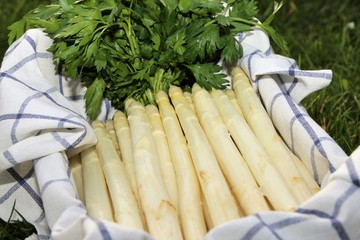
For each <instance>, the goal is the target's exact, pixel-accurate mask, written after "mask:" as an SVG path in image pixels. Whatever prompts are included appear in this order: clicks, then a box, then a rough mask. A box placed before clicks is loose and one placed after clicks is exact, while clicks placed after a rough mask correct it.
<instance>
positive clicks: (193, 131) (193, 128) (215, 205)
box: [169, 85, 239, 226]
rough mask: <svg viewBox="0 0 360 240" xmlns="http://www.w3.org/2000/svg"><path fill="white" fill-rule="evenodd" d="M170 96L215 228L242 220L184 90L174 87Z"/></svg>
mask: <svg viewBox="0 0 360 240" xmlns="http://www.w3.org/2000/svg"><path fill="white" fill-rule="evenodd" d="M169 96H170V99H171V101H172V103H173V105H174V107H175V111H176V114H177V116H178V118H179V121H180V124H181V126H182V129H183V131H184V133H185V137H186V140H187V142H188V148H189V151H190V154H191V156H192V159H193V162H194V166H195V169H196V172H197V176H198V179H199V182H200V185H201V188H202V191H203V193H204V196H205V199H206V203H207V204H208V206H209V212H210V216H211V220H212V222H213V223H214V226H218V225H220V224H222V223H225V222H228V221H230V220H233V219H236V218H239V214H238V209H237V206H236V203H235V200H234V198H233V196H232V194H231V192H230V189H229V187H228V185H227V183H226V180H225V178H224V176H223V174H222V172H221V169H220V167H219V165H218V163H217V160H216V157H215V154H214V152H213V150H212V148H211V146H210V144H209V142H208V140H207V138H206V135H205V133H204V131H203V129H202V128H201V125H200V123H199V121H198V119H197V117H196V115H195V113H194V112H193V111H192V110H191V108H190V107H189V104H188V102H187V100H186V99H185V97H184V95H183V93H182V90H181V89H180V88H179V87H176V86H174V85H172V86H170V89H169ZM219 191H221V192H219Z"/></svg>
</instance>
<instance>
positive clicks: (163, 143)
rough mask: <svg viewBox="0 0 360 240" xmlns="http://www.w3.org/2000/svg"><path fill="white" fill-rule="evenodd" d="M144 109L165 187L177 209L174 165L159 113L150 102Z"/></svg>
mask: <svg viewBox="0 0 360 240" xmlns="http://www.w3.org/2000/svg"><path fill="white" fill-rule="evenodd" d="M145 109H146V112H147V114H148V116H149V119H150V124H151V130H152V134H153V137H154V141H155V145H156V149H157V152H158V156H159V161H160V168H161V173H162V177H163V179H164V182H165V187H166V190H167V192H168V194H169V197H170V200H171V203H172V204H173V205H174V206H175V208H176V209H178V191H177V183H176V173H175V167H174V163H173V160H172V158H171V154H170V149H169V144H168V141H167V139H166V134H165V130H164V127H163V124H162V121H161V117H160V113H159V110H158V108H157V107H155V105H152V104H149V105H147V106H146V107H145Z"/></svg>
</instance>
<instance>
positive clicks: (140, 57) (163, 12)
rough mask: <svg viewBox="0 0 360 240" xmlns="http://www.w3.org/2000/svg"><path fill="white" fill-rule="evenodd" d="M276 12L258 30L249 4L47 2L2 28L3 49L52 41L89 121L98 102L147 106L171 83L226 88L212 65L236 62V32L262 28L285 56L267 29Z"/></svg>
mask: <svg viewBox="0 0 360 240" xmlns="http://www.w3.org/2000/svg"><path fill="white" fill-rule="evenodd" d="M280 7H281V4H275V7H274V12H273V14H272V15H271V16H269V18H268V19H267V20H266V21H265V22H264V23H260V22H258V21H257V20H256V15H257V14H258V9H257V2H256V1H254V0H224V1H223V0H211V1H207V0H198V1H192V0H143V1H136V0H126V1H124V0H101V1H97V0H54V1H52V3H51V4H49V5H40V6H39V7H38V8H36V9H34V10H32V11H30V12H29V13H27V14H26V15H25V16H24V17H23V18H22V19H21V20H19V21H17V22H15V23H13V24H12V25H11V26H9V30H10V33H9V43H12V42H13V41H15V40H16V39H17V38H19V37H20V36H21V35H22V34H23V33H24V31H25V30H27V29H29V28H43V29H44V31H45V32H46V33H47V34H48V35H49V36H50V37H51V38H52V39H53V40H54V41H53V44H52V46H51V47H50V48H49V51H50V52H51V53H53V60H54V64H55V66H56V67H57V68H60V66H61V67H62V69H63V73H64V75H66V76H68V77H71V78H74V79H80V81H81V82H82V84H83V85H84V86H86V87H87V91H86V93H85V96H84V99H85V105H86V113H87V114H88V116H89V117H90V119H95V118H96V117H97V114H98V111H99V108H100V106H101V101H102V100H103V98H108V99H109V100H110V101H111V104H112V105H113V106H114V107H115V108H117V109H123V107H124V101H125V100H126V99H127V98H129V97H133V98H135V99H136V100H139V101H141V102H143V103H144V104H146V103H154V95H155V94H156V93H157V91H159V90H164V91H167V90H168V88H169V86H170V85H171V84H174V85H178V86H181V87H183V88H184V89H185V88H188V87H189V86H191V85H192V84H193V83H194V82H197V83H199V85H200V86H202V87H204V88H206V89H208V90H210V89H212V88H217V89H223V88H225V87H226V86H228V85H229V82H228V80H227V79H226V76H225V74H222V73H221V71H222V67H221V66H220V65H217V63H218V62H219V61H223V62H225V64H227V65H230V66H231V65H233V64H235V63H236V62H237V60H238V59H239V58H241V57H242V48H241V44H240V43H239V42H238V41H237V40H236V38H235V37H236V35H237V34H238V33H239V32H245V31H251V30H252V29H253V27H254V26H257V27H261V28H263V29H264V30H265V31H267V33H268V34H269V36H270V37H271V38H272V39H273V40H274V42H275V43H276V44H278V45H279V46H280V47H282V48H283V49H287V46H286V42H285V41H284V39H283V38H282V37H281V36H280V35H279V34H278V33H277V32H276V31H275V29H273V28H272V27H271V26H270V23H271V21H272V20H273V18H274V15H275V13H276V12H277V10H278V9H279V8H280Z"/></svg>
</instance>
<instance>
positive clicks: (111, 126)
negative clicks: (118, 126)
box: [105, 119, 121, 159]
mask: <svg viewBox="0 0 360 240" xmlns="http://www.w3.org/2000/svg"><path fill="white" fill-rule="evenodd" d="M105 127H106V129H107V130H108V133H109V135H110V137H111V140H112V141H113V143H114V146H115V149H116V152H117V153H118V154H119V156H120V148H119V143H118V140H117V136H116V132H115V126H114V120H113V119H108V120H107V121H106V122H105ZM120 159H121V156H120Z"/></svg>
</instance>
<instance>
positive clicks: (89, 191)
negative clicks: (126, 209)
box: [80, 146, 114, 222]
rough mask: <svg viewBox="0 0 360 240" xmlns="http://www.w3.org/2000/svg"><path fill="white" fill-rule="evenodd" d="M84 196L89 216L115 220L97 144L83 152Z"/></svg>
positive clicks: (81, 154)
mask: <svg viewBox="0 0 360 240" xmlns="http://www.w3.org/2000/svg"><path fill="white" fill-rule="evenodd" d="M80 156H81V168H82V174H83V179H84V198H85V205H86V210H87V212H88V214H89V216H91V217H94V218H98V219H104V220H107V221H111V222H114V217H113V210H112V203H111V200H110V196H109V191H108V188H107V185H106V181H105V176H104V173H103V169H102V166H101V163H100V158H99V155H98V153H97V151H96V148H95V146H91V147H89V148H86V149H84V150H83V151H82V152H81V153H80Z"/></svg>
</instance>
